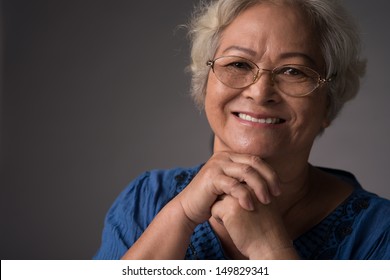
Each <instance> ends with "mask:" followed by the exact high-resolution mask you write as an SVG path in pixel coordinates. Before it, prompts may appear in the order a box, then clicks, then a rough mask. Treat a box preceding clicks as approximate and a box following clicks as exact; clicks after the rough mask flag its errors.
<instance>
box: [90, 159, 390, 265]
mask: <svg viewBox="0 0 390 280" xmlns="http://www.w3.org/2000/svg"><path fill="white" fill-rule="evenodd" d="M200 168H201V165H200V166H197V167H194V168H188V169H184V168H175V169H171V170H154V171H150V172H145V173H144V174H142V175H141V176H139V177H138V178H137V179H135V180H134V181H133V182H131V183H130V185H129V186H128V187H127V188H126V189H125V190H124V191H123V192H122V193H121V194H120V195H119V197H118V198H117V199H116V201H115V202H114V204H113V205H112V207H111V209H110V210H109V212H108V213H107V216H106V219H105V225H104V229H103V235H102V244H101V247H100V249H99V250H98V252H97V253H96V255H95V256H94V259H119V258H121V257H122V256H123V255H124V254H125V252H126V251H127V250H128V249H129V248H130V247H131V246H132V244H133V243H134V242H135V241H136V240H137V239H138V238H139V237H140V236H141V234H142V233H143V232H144V230H145V229H146V227H147V226H148V225H149V224H150V222H151V221H152V219H153V218H154V217H155V216H156V215H157V213H158V212H159V211H160V210H161V208H162V207H164V205H165V204H167V203H168V202H169V201H170V200H171V199H172V198H173V197H175V196H176V195H177V194H178V193H180V192H181V191H182V190H183V189H184V188H185V187H186V186H187V185H188V184H189V183H190V181H191V180H192V178H193V177H194V176H195V175H196V174H197V173H198V171H199V170H200ZM322 170H324V171H326V172H329V173H332V174H333V175H336V176H338V177H340V178H341V179H343V180H346V181H348V182H349V183H350V184H352V185H353V186H354V187H355V189H354V191H353V193H352V194H351V195H350V196H349V197H348V198H347V199H346V200H345V201H344V202H343V203H342V204H340V205H339V206H338V207H337V208H336V209H335V210H334V211H333V212H332V213H330V214H329V215H328V216H327V217H326V218H325V219H324V220H322V221H321V222H320V223H319V224H318V225H316V226H315V227H313V228H312V229H310V230H309V231H308V232H306V233H305V234H303V235H302V236H300V237H299V238H297V239H296V240H294V246H295V248H296V250H297V251H298V253H299V254H300V256H301V258H302V259H334V260H337V259H343V260H347V259H349V260H352V259H355V260H357V259H359V260H361V259H376V260H379V259H387V260H389V259H390V201H389V200H387V199H384V198H380V197H378V196H377V195H375V194H372V193H370V192H367V191H365V190H364V189H363V188H362V187H361V186H360V184H359V183H358V182H357V180H356V178H355V177H354V176H353V175H352V174H351V173H348V172H345V171H341V170H334V169H325V168H322ZM163 238H164V237H163V235H162V236H161V239H162V240H163ZM185 259H227V256H226V255H225V254H224V251H223V248H222V246H221V243H220V241H219V239H218V237H217V236H216V234H215V232H214V231H213V230H212V228H211V226H210V224H209V223H208V222H205V223H203V224H200V225H198V226H197V227H196V228H195V231H194V233H193V235H192V237H191V242H190V245H189V247H188V249H187V253H186V256H185Z"/></svg>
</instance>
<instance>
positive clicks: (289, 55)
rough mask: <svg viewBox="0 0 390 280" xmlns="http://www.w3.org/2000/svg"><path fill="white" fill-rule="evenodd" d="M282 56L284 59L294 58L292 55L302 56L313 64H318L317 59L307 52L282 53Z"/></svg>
mask: <svg viewBox="0 0 390 280" xmlns="http://www.w3.org/2000/svg"><path fill="white" fill-rule="evenodd" d="M280 57H281V58H282V59H286V58H292V57H302V58H303V59H305V60H306V61H308V62H309V63H310V64H311V65H313V66H317V63H316V61H315V60H314V59H313V58H312V57H311V56H310V55H308V54H305V53H301V52H289V53H282V54H281V55H280Z"/></svg>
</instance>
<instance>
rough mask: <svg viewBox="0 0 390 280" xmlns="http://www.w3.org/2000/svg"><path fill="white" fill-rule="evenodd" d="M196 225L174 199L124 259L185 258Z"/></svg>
mask: <svg viewBox="0 0 390 280" xmlns="http://www.w3.org/2000/svg"><path fill="white" fill-rule="evenodd" d="M195 226H196V225H194V224H193V223H192V222H191V221H190V220H188V218H187V217H186V215H185V214H184V212H183V211H182V209H181V207H180V203H178V202H177V201H175V200H172V201H171V202H170V203H168V204H167V205H166V206H165V207H164V208H163V209H162V210H161V211H160V212H159V213H158V214H157V216H156V217H155V218H154V220H153V221H152V222H151V224H150V225H149V226H148V228H147V229H146V230H145V232H144V233H143V234H142V235H141V237H140V238H139V239H138V240H137V241H136V242H135V243H134V245H133V246H132V247H131V248H130V249H129V250H128V251H127V252H126V254H125V255H124V256H123V257H122V259H133V260H137V259H138V260H140V259H159V260H163V259H183V258H184V256H185V253H186V250H187V248H188V245H189V242H190V238H191V235H192V233H193V231H194V228H195Z"/></svg>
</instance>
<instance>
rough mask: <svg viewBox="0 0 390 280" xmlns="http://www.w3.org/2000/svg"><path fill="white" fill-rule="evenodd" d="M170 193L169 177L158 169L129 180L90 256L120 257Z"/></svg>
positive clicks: (166, 200) (97, 257)
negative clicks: (98, 246) (99, 240)
mask: <svg viewBox="0 0 390 280" xmlns="http://www.w3.org/2000/svg"><path fill="white" fill-rule="evenodd" d="M168 177H169V176H168ZM173 195H174V190H173V189H172V188H171V184H169V178H167V176H166V175H164V174H163V173H162V172H159V171H152V172H146V173H144V174H142V175H141V176H139V177H138V178H137V179H135V180H134V181H133V182H131V183H130V184H129V186H128V187H127V188H126V189H125V190H124V191H123V192H122V193H121V194H120V195H119V196H118V198H117V199H116V200H115V202H114V204H113V205H112V206H111V208H110V210H109V211H108V213H107V215H106V218H105V222H104V228H103V233H102V243H101V246H100V248H99V250H98V251H97V253H96V255H95V256H94V257H93V259H110V260H113V259H120V258H121V257H122V256H123V255H124V254H125V252H126V251H127V250H128V249H129V248H130V247H131V246H132V245H133V244H134V243H135V241H136V240H137V239H138V238H139V237H140V236H141V234H142V233H143V232H144V230H145V229H146V228H147V226H148V225H149V224H150V222H151V221H152V219H153V218H154V217H155V216H156V214H157V213H158V212H159V211H160V210H161V208H162V207H163V206H164V205H165V204H166V203H167V202H168V201H169V200H170V199H171V198H172V197H173Z"/></svg>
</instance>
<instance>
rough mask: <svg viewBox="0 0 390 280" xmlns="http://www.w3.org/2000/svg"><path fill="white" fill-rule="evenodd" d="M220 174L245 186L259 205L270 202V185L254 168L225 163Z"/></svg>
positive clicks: (240, 164) (241, 164) (242, 164)
mask: <svg viewBox="0 0 390 280" xmlns="http://www.w3.org/2000/svg"><path fill="white" fill-rule="evenodd" d="M222 172H223V173H224V174H225V175H226V176H228V177H232V178H234V179H236V180H237V181H239V182H240V183H241V184H242V185H246V186H247V187H248V188H249V189H250V191H251V192H253V193H254V194H255V196H256V197H257V199H258V200H259V201H260V202H261V203H263V204H268V203H270V202H271V194H270V191H269V188H270V187H269V185H270V183H269V182H267V180H266V179H265V178H264V177H263V176H262V175H261V174H260V173H259V172H258V171H257V170H256V169H255V168H254V167H252V166H250V165H248V164H244V163H236V162H226V163H225V164H224V165H223V167H222Z"/></svg>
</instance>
